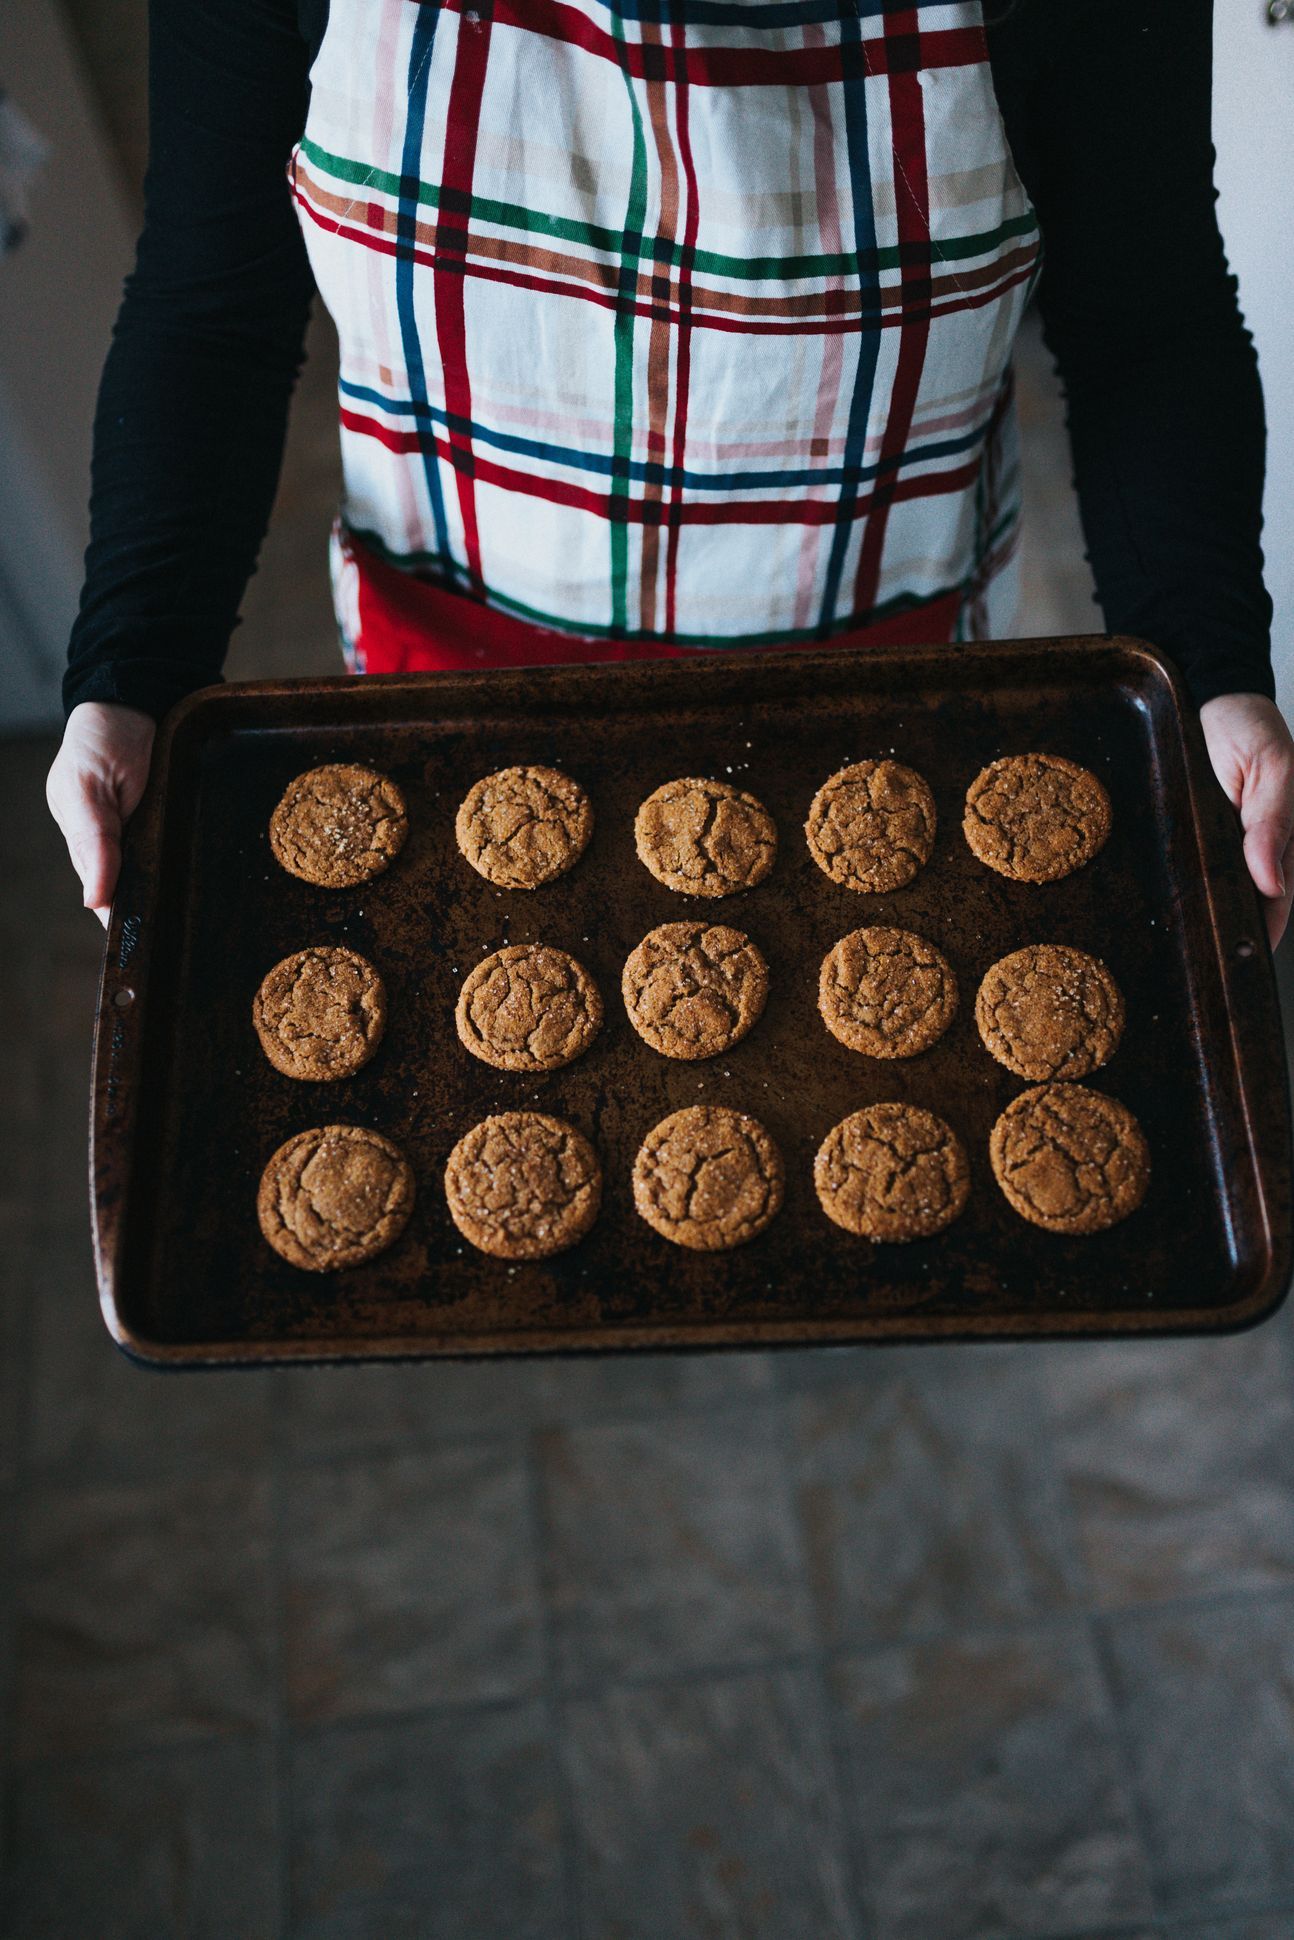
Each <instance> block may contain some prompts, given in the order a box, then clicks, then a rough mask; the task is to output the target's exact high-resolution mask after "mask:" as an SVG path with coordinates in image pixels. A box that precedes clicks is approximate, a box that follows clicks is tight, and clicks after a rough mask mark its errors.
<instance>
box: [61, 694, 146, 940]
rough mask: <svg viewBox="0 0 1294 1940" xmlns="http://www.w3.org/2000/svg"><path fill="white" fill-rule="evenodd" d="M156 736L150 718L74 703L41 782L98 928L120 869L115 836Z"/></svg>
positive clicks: (135, 800)
mask: <svg viewBox="0 0 1294 1940" xmlns="http://www.w3.org/2000/svg"><path fill="white" fill-rule="evenodd" d="M155 732H156V727H155V724H154V722H153V720H152V718H151V716H149V715H147V714H142V713H141V712H140V711H139V709H138V708H136V707H122V706H120V705H119V704H118V703H117V702H115V701H82V702H81V704H80V705H79V706H78V707H74V708H73V709H72V712H71V713H70V714H69V715H68V717H67V726H66V728H65V729H64V730H63V745H62V747H61V748H60V749H59V751H58V753H57V754H56V755H55V757H54V765H53V767H52V768H51V769H50V771H49V775H48V776H47V778H46V781H45V799H46V801H47V802H48V803H49V808H50V813H51V815H52V816H53V817H54V820H55V821H56V822H57V823H58V825H59V827H60V828H61V829H62V831H63V835H64V838H65V839H66V842H67V848H68V854H69V855H70V856H71V858H72V866H73V867H74V869H75V870H76V873H77V875H78V876H80V878H81V888H82V890H83V892H84V898H85V906H86V908H87V909H92V910H93V911H94V913H95V915H96V916H97V917H98V919H99V921H100V922H101V923H102V924H103V926H104V928H105V929H106V928H107V927H108V908H109V905H110V903H111V902H112V892H113V890H114V889H115V888H116V886H117V874H118V871H119V870H120V868H121V832H122V829H123V828H124V827H125V825H126V823H127V822H128V821H129V820H130V817H131V816H132V815H133V814H134V812H135V810H136V808H137V807H138V806H139V798H140V796H141V795H142V794H143V792H144V784H145V782H146V781H147V780H148V764H149V760H150V757H151V755H152V752H153V735H154V733H155Z"/></svg>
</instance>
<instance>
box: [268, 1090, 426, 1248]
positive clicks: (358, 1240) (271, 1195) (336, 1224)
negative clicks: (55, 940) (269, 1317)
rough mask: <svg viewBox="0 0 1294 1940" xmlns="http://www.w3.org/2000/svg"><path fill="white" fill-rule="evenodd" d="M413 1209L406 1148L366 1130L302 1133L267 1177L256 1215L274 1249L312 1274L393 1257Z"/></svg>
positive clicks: (281, 1152) (278, 1155)
mask: <svg viewBox="0 0 1294 1940" xmlns="http://www.w3.org/2000/svg"><path fill="white" fill-rule="evenodd" d="M412 1211H413V1172H412V1169H411V1168H410V1165H409V1162H408V1160H407V1159H406V1158H405V1156H404V1154H403V1152H401V1150H400V1148H399V1146H398V1145H393V1144H392V1143H391V1141H390V1139H389V1138H383V1136H382V1134H381V1133H380V1132H370V1131H367V1130H366V1129H365V1128H364V1127H363V1126H362V1125H317V1126H315V1127H314V1128H313V1129H312V1130H311V1131H308V1132H298V1133H297V1135H296V1137H295V1138H290V1139H288V1140H287V1142H286V1143H285V1144H283V1145H280V1147H279V1149H278V1151H277V1152H276V1153H275V1154H274V1156H273V1158H272V1159H271V1160H270V1162H269V1164H268V1165H267V1166H266V1168H265V1171H264V1173H263V1174H262V1176H261V1185H260V1191H259V1193H258V1194H257V1198H256V1212H257V1216H258V1218H259V1220H260V1224H261V1231H262V1233H264V1235H265V1237H266V1239H267V1240H268V1241H269V1243H270V1245H271V1246H272V1247H273V1248H274V1251H275V1252H276V1253H278V1254H280V1255H281V1256H282V1257H283V1259H285V1260H287V1262H288V1263H289V1265H291V1266H299V1267H302V1268H304V1269H305V1271H306V1272H307V1273H332V1272H335V1271H336V1270H337V1269H338V1268H339V1267H345V1266H359V1265H360V1264H361V1263H362V1262H363V1261H364V1260H371V1259H373V1258H374V1257H375V1256H376V1255H377V1254H378V1253H382V1252H385V1250H386V1248H387V1247H388V1246H390V1245H392V1244H393V1243H394V1242H395V1241H396V1240H397V1239H399V1237H400V1234H401V1233H402V1232H403V1231H404V1229H405V1226H406V1225H407V1223H408V1219H409V1214H410V1213H411V1212H412Z"/></svg>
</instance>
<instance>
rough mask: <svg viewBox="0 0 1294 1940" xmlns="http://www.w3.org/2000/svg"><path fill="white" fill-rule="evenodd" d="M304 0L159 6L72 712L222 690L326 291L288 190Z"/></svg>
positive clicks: (197, 0)
mask: <svg viewBox="0 0 1294 1940" xmlns="http://www.w3.org/2000/svg"><path fill="white" fill-rule="evenodd" d="M309 61H310V54H309V50H308V47H307V45H306V42H305V40H304V39H303V37H302V34H301V32H300V31H299V29H298V24H297V19H296V15H295V12H294V11H293V7H292V5H291V0H151V5H150V14H149V70H150V71H149V165H148V175H147V180H146V182H145V190H144V228H143V233H142V235H141V236H140V239H139V246H138V250H137V254H136V260H135V267H134V270H133V272H132V274H131V275H130V276H129V277H128V278H127V281H126V286H125V292H124V295H123V298H122V303H121V309H120V312H119V314H118V317H117V322H116V325H115V328H114V331H113V338H112V344H111V347H110V349H109V352H108V357H107V362H106V364H105V367H104V372H103V378H102V381H101V384H100V389H99V401H98V409H97V411H96V415H95V423H94V455H93V465H92V474H91V498H90V532H91V536H90V545H89V549H88V551H87V553H86V578H85V586H84V589H83V591H82V594H81V606H80V612H79V614H78V617H77V620H76V623H75V626H74V627H73V631H72V639H71V644H70V647H69V652H68V662H69V664H68V668H67V673H66V675H65V677H64V683H63V701H64V706H65V708H66V709H68V710H70V709H71V708H73V707H74V706H75V705H76V704H77V703H78V702H79V701H85V700H118V701H125V702H128V703H129V704H130V705H131V706H133V707H139V708H143V709H145V710H146V711H147V712H149V713H152V714H161V713H162V712H164V711H165V709H166V708H167V707H168V706H169V705H170V704H171V702H172V701H174V700H176V699H177V698H178V697H179V696H180V695H182V694H185V693H188V692H190V691H191V690H192V689H194V688H196V687H201V686H203V685H204V684H205V683H207V682H208V681H212V680H217V679H218V678H219V676H220V667H221V663H222V661H223V659H224V655H225V650H226V647H227V646H228V642H229V636H230V633H231V632H232V631H233V628H234V627H235V625H236V624H237V618H238V605H239V601H240V600H241V599H242V596H243V592H244V589H245V587H246V584H247V581H248V579H249V577H250V576H251V573H252V571H253V570H254V568H255V564H256V555H257V552H258V550H259V547H260V543H261V540H262V539H263V537H264V535H265V528H266V526H267V524H268V522H269V515H270V508H271V506H272V504H273V500H274V492H275V488H276V485H277V482H278V474H279V468H280V465H281V462H282V456H283V442H284V436H285V432H286V428H287V415H288V406H289V402H290V399H291V395H292V390H293V386H294V385H295V382H296V378H297V373H298V371H299V370H300V368H301V363H302V360H303V342H304V337H305V328H306V322H307V318H308V315H309V309H310V300H311V295H312V291H313V281H312V278H311V274H310V268H309V263H308V261H307V258H306V253H305V246H304V244H303V242H302V239H301V233H300V230H299V228H298V226H297V221H296V217H295V213H294V211H293V207H292V202H291V196H290V191H289V188H288V184H287V179H286V172H285V171H286V167H287V161H288V156H289V151H290V149H291V147H292V144H293V142H294V141H295V140H296V139H297V138H298V137H299V135H300V133H301V130H302V127H303V125H304V121H305V111H306V101H307V93H308V83H307V73H308V69H309Z"/></svg>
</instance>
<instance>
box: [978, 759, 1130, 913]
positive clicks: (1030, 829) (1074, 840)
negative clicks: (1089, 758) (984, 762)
mask: <svg viewBox="0 0 1294 1940" xmlns="http://www.w3.org/2000/svg"><path fill="white" fill-rule="evenodd" d="M962 827H963V829H964V830H965V833H966V840H967V842H969V844H970V846H971V849H972V850H973V852H974V853H975V854H976V855H977V856H978V857H979V859H980V861H981V862H986V863H987V864H988V866H989V868H990V869H996V870H997V872H998V874H999V875H1000V876H1011V877H1013V878H1014V879H1015V880H1016V881H1017V882H1056V881H1057V880H1058V879H1059V878H1060V877H1061V876H1068V875H1072V874H1073V872H1074V870H1075V869H1081V868H1082V867H1083V864H1084V863H1085V862H1090V861H1091V860H1092V857H1093V856H1094V855H1095V854H1096V853H1097V852H1098V850H1099V849H1101V848H1102V847H1103V846H1104V843H1105V838H1106V837H1107V835H1108V834H1109V833H1110V798H1109V796H1108V795H1107V794H1106V792H1105V790H1104V788H1103V787H1102V786H1101V784H1100V782H1099V781H1098V780H1097V778H1096V776H1095V775H1094V774H1092V773H1091V772H1090V771H1089V770H1088V769H1086V768H1080V767H1079V766H1078V764H1077V762H1074V761H1066V760H1065V758H1064V756H1063V755H1058V754H1014V755H1007V756H1005V757H1004V758H1003V759H1002V760H1001V761H991V762H990V763H989V765H988V767H987V768H983V769H981V771H980V773H979V774H978V775H976V777H975V779H974V781H973V782H972V783H971V785H970V787H969V789H968V790H967V791H966V817H965V820H964V821H963V823H962Z"/></svg>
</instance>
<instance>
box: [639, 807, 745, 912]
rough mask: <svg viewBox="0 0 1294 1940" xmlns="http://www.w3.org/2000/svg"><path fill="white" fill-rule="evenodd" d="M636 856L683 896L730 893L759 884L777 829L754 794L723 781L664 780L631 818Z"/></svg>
mask: <svg viewBox="0 0 1294 1940" xmlns="http://www.w3.org/2000/svg"><path fill="white" fill-rule="evenodd" d="M634 843H635V845H636V847H637V850H638V859H639V861H640V862H642V863H643V864H644V866H645V867H646V868H648V869H650V870H651V872H652V874H653V876H655V878H656V880H657V881H658V882H663V883H664V884H665V887H666V888H667V889H677V890H678V891H679V892H680V894H681V895H684V896H732V895H735V894H736V893H737V891H738V890H742V889H753V888H754V887H755V884H756V883H760V882H763V880H764V878H765V876H766V875H767V874H768V872H769V870H770V869H771V868H772V866H773V861H774V858H775V857H776V855H777V827H776V824H775V823H774V821H773V818H772V816H771V815H770V814H769V812H768V810H767V809H766V808H765V807H764V804H763V803H762V802H761V801H758V800H756V798H755V796H754V795H747V794H745V793H744V792H743V791H742V790H741V789H740V788H732V787H730V786H729V785H728V783H727V782H723V781H696V780H682V781H667V782H666V783H665V785H664V787H662V788H658V789H657V790H656V792H655V793H654V794H652V795H649V796H648V797H647V799H646V801H645V802H644V803H643V804H642V807H641V808H640V809H639V810H638V814H637V816H636V817H635V819H634Z"/></svg>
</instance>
